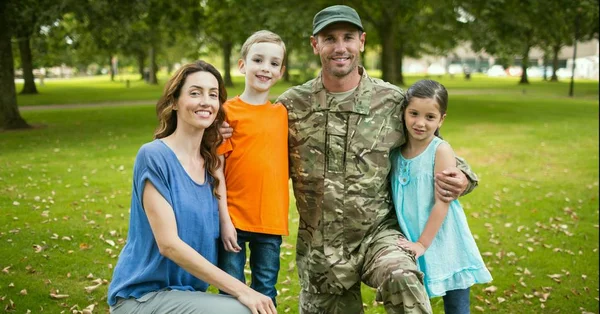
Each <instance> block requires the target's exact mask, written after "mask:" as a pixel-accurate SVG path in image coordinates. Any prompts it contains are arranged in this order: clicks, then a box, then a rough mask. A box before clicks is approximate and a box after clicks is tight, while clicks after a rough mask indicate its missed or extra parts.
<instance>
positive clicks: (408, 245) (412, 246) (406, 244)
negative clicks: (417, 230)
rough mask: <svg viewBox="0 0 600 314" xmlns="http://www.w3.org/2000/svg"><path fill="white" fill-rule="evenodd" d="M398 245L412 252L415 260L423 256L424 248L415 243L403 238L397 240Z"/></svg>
mask: <svg viewBox="0 0 600 314" xmlns="http://www.w3.org/2000/svg"><path fill="white" fill-rule="evenodd" d="M398 244H399V245H400V247H402V248H404V249H407V250H409V251H412V252H413V253H414V254H415V258H419V257H420V256H421V255H423V254H425V247H424V246H423V245H422V244H420V243H416V242H410V241H408V240H406V239H404V238H402V239H400V240H398Z"/></svg>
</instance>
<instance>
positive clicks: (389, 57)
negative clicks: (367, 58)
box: [379, 23, 396, 83]
mask: <svg viewBox="0 0 600 314" xmlns="http://www.w3.org/2000/svg"><path fill="white" fill-rule="evenodd" d="M392 24H393V23H389V24H387V25H385V24H384V27H382V28H380V29H379V35H380V36H381V79H382V80H384V81H386V82H390V83H396V62H395V61H396V60H395V57H396V56H395V49H394V45H395V44H396V42H395V40H394V39H395V37H396V36H395V31H394V30H392V29H391V28H392V26H391V25H392Z"/></svg>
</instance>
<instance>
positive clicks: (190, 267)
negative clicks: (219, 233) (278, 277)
mask: <svg viewBox="0 0 600 314" xmlns="http://www.w3.org/2000/svg"><path fill="white" fill-rule="evenodd" d="M142 201H143V206H144V210H145V212H146V215H147V216H148V221H149V222H150V227H151V228H152V233H153V234H154V238H155V239H156V243H157V244H158V249H159V250H160V254H162V255H163V256H165V257H167V258H168V259H170V260H172V261H173V262H175V263H176V264H177V265H179V266H180V267H181V268H183V269H185V270H186V271H187V272H189V273H190V274H192V275H193V276H195V277H196V278H198V279H200V280H202V281H205V282H207V283H209V284H211V285H213V286H215V287H217V288H218V289H220V290H223V291H225V292H227V293H229V294H230V295H232V296H234V297H236V298H237V299H238V300H239V301H240V302H241V303H242V304H244V305H245V306H247V307H248V308H249V309H250V310H251V311H252V313H253V314H257V313H259V311H260V313H277V312H276V310H275V307H274V306H273V303H272V301H271V299H270V298H269V297H267V296H264V295H262V294H260V293H258V292H256V291H254V290H252V289H250V288H249V287H248V286H246V285H245V284H243V283H242V282H241V281H239V280H237V279H235V278H233V277H231V276H229V275H228V274H227V273H225V272H224V271H222V270H221V269H219V268H218V267H216V266H214V265H213V264H212V263H210V262H209V261H208V260H206V259H205V258H204V257H203V256H202V255H200V254H199V253H198V252H197V251H196V250H194V249H193V248H191V247H190V246H189V245H188V244H186V243H185V242H183V241H182V240H181V238H179V236H178V235H177V223H176V220H175V213H174V212H173V208H172V207H171V205H169V203H168V202H167V201H166V200H165V198H164V197H163V196H162V195H161V194H160V193H159V192H158V190H157V189H156V188H155V187H154V185H152V183H150V181H146V183H145V185H144V192H143V196H142Z"/></svg>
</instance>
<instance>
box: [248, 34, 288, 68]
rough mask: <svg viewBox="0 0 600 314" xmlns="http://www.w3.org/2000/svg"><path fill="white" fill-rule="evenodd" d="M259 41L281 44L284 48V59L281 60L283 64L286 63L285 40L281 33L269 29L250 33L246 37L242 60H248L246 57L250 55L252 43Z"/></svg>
mask: <svg viewBox="0 0 600 314" xmlns="http://www.w3.org/2000/svg"><path fill="white" fill-rule="evenodd" d="M259 43H273V44H277V45H279V46H281V48H283V60H281V61H282V62H281V66H283V65H284V64H285V53H286V49H285V43H284V42H283V40H282V39H281V37H279V35H277V34H275V33H273V32H271V31H268V30H260V31H258V32H256V33H254V34H252V35H250V37H248V39H246V41H245V42H244V44H243V45H242V60H244V61H246V57H247V56H248V51H250V47H252V45H254V44H259Z"/></svg>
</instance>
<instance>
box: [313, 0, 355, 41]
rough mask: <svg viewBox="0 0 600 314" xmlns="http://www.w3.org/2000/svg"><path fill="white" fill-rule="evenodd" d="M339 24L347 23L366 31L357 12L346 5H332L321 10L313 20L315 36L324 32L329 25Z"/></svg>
mask: <svg viewBox="0 0 600 314" xmlns="http://www.w3.org/2000/svg"><path fill="white" fill-rule="evenodd" d="M338 22H347V23H350V24H353V25H355V26H356V27H358V28H359V29H360V30H361V31H364V28H363V26H362V23H361V21H360V16H358V13H356V11H355V10H354V9H353V8H351V7H349V6H346V5H332V6H330V7H327V8H325V9H323V10H321V11H320V12H319V13H317V14H316V15H315V18H314V19H313V35H316V34H317V33H318V32H320V31H321V30H323V28H325V27H326V26H327V25H329V24H332V23H338Z"/></svg>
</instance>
